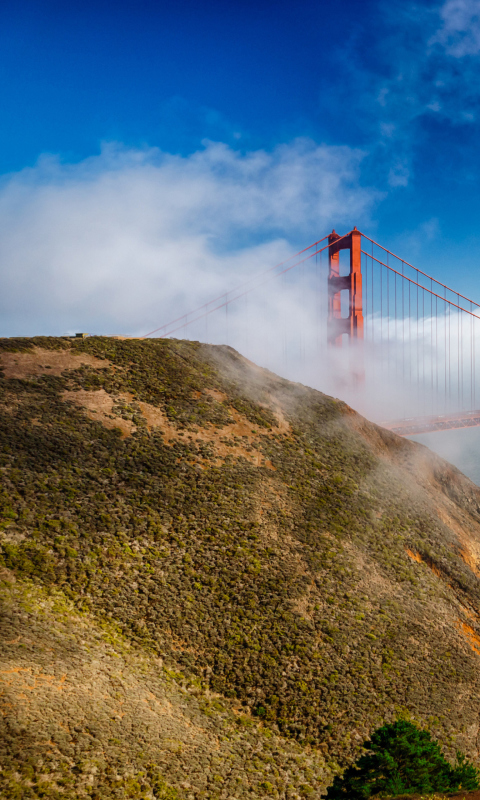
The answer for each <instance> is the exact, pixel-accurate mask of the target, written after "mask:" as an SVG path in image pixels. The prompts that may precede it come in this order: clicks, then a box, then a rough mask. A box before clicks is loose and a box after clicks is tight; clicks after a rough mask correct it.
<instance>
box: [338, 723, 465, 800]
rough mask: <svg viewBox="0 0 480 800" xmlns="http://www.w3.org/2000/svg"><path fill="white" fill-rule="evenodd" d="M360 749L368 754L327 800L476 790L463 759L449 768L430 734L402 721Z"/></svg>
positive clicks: (377, 735) (346, 773) (377, 731)
mask: <svg viewBox="0 0 480 800" xmlns="http://www.w3.org/2000/svg"><path fill="white" fill-rule="evenodd" d="M364 746H365V748H366V750H367V751H368V752H367V753H365V754H364V755H362V756H361V757H360V758H359V759H358V761H357V762H356V763H355V764H354V765H353V766H351V767H349V768H348V769H347V770H346V771H345V772H344V774H343V776H342V777H338V776H337V777H336V778H335V780H334V782H333V784H332V785H331V786H330V788H329V789H328V793H327V800H341V799H342V798H348V800H364V798H368V797H372V796H374V795H380V796H389V795H390V796H392V795H393V796H394V795H401V794H413V793H414V792H419V793H422V794H428V793H432V792H449V791H454V790H456V789H464V790H471V789H478V788H479V783H478V773H477V770H476V769H475V767H474V766H473V765H472V764H471V763H470V762H469V761H467V759H466V758H465V757H464V756H462V755H461V754H457V763H456V765H455V766H454V767H452V766H451V765H450V764H449V763H448V761H447V760H446V759H445V758H444V756H443V754H442V752H441V750H440V747H439V746H438V744H437V743H436V742H434V741H433V740H432V738H431V736H430V734H429V733H428V731H425V730H419V729H418V728H417V727H416V726H415V725H413V724H412V723H411V722H407V721H406V720H402V719H401V720H397V722H394V723H392V724H391V725H384V726H383V727H382V728H378V730H376V731H375V733H374V734H373V736H372V738H371V739H370V740H369V741H367V742H366V743H365V745H364Z"/></svg>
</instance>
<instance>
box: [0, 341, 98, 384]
mask: <svg viewBox="0 0 480 800" xmlns="http://www.w3.org/2000/svg"><path fill="white" fill-rule="evenodd" d="M82 365H87V366H89V367H95V368H96V369H99V368H102V369H105V367H107V366H109V362H108V361H104V360H102V359H100V358H95V356H90V355H88V353H74V352H72V351H71V350H44V349H42V348H41V347H32V349H31V350H29V351H28V352H27V353H8V352H4V353H0V366H1V368H2V369H3V374H4V377H5V378H20V379H21V378H28V377H33V376H36V375H61V374H62V373H63V372H64V371H65V370H67V369H78V367H80V366H82Z"/></svg>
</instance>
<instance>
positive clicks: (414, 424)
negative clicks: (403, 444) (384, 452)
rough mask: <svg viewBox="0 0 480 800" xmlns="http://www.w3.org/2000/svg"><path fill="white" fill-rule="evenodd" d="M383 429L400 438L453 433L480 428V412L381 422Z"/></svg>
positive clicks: (463, 412) (461, 412)
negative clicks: (423, 434)
mask: <svg viewBox="0 0 480 800" xmlns="http://www.w3.org/2000/svg"><path fill="white" fill-rule="evenodd" d="M379 424H380V425H381V426H382V428H387V430H389V431H392V432H393V433H398V434H399V436H411V435H413V434H416V433H432V432H434V431H451V430H455V429H457V428H475V427H477V426H480V410H477V411H460V412H458V413H456V414H443V415H440V416H432V417H410V418H408V419H397V420H391V421H389V422H380V423H379Z"/></svg>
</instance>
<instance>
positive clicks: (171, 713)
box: [0, 337, 480, 800]
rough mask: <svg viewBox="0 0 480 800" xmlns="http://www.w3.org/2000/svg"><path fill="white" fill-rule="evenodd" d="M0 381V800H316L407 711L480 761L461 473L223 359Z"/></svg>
mask: <svg viewBox="0 0 480 800" xmlns="http://www.w3.org/2000/svg"><path fill="white" fill-rule="evenodd" d="M0 364H1V365H2V367H3V371H2V375H3V377H2V378H1V380H0V392H1V394H0V442H1V451H0V474H1V476H2V490H1V495H0V517H1V533H0V545H1V550H0V552H1V559H2V564H3V567H2V576H3V578H4V583H3V585H4V589H3V593H2V603H3V604H4V606H5V612H4V613H3V614H2V625H3V626H4V628H5V631H2V643H1V645H0V647H1V648H2V649H1V654H2V663H3V665H2V667H1V669H0V686H1V687H2V688H1V689H0V708H1V710H2V716H1V717H0V726H4V730H3V731H2V730H0V748H3V751H2V750H1V749H0V753H1V756H0V763H1V764H2V765H5V766H4V767H3V771H2V772H0V787H1V786H2V783H1V782H2V780H3V783H4V787H3V793H4V795H2V796H5V797H17V796H18V797H28V796H30V797H32V798H36V797H43V796H49V795H44V794H42V792H44V791H51V792H53V794H51V795H50V796H55V792H57V793H58V797H66V796H67V797H99V798H100V797H102V798H103V797H109V796H111V797H122V796H123V797H139V798H140V797H148V796H157V797H172V798H174V797H185V798H187V797H189V798H190V797H191V798H195V800H196V798H203V797H205V798H207V797H208V798H210V797H228V798H230V797H231V798H233V797H238V798H240V797H248V796H249V797H261V796H263V795H266V796H268V795H270V796H273V797H288V798H290V797H292V798H293V797H302V796H310V797H320V795H321V790H322V787H324V786H325V785H326V784H327V783H328V782H329V780H330V775H331V771H332V770H335V769H337V768H338V766H339V765H340V766H343V765H345V764H347V763H349V762H350V761H352V760H353V759H354V758H355V756H356V754H357V752H358V747H359V745H360V743H361V742H362V741H363V740H364V739H365V738H366V737H367V736H368V734H369V732H370V731H371V730H372V729H373V728H375V727H376V726H378V725H379V724H381V723H382V722H383V721H390V720H393V719H394V718H395V717H396V716H398V714H400V713H403V714H406V715H409V716H410V717H411V718H412V719H414V720H415V721H417V722H419V723H421V724H423V725H427V726H428V727H429V728H430V729H431V730H432V732H433V733H434V735H435V736H436V737H437V738H438V739H439V741H440V742H441V744H442V746H443V747H444V750H445V752H446V754H447V755H452V754H453V752H454V751H455V750H456V749H462V750H464V751H465V752H466V753H467V754H468V755H469V756H470V757H473V758H474V759H478V758H479V752H478V739H477V737H478V736H479V728H478V713H477V705H478V693H479V689H480V679H479V670H478V666H479V663H480V662H479V658H480V621H479V618H478V614H479V609H480V591H479V581H478V574H479V573H478V569H480V564H478V559H479V554H480V490H479V489H478V488H477V487H475V486H474V485H473V484H472V483H470V481H468V480H467V479H466V478H464V477H463V476H462V475H461V474H460V473H459V472H458V471H457V470H455V469H454V468H453V467H451V466H450V465H448V464H446V463H445V462H443V461H442V460H441V459H439V458H437V457H436V456H433V455H432V454H431V453H429V451H427V450H425V448H422V447H421V446H419V445H416V444H414V443H411V442H408V441H405V440H402V439H400V438H398V437H396V436H395V435H394V434H390V433H388V432H387V431H385V430H382V429H380V428H378V427H376V426H374V425H372V424H370V423H368V422H366V421H365V420H363V419H362V418H361V417H359V416H358V415H356V414H355V413H354V412H353V411H351V409H349V408H348V407H347V406H345V405H344V404H343V403H340V402H338V401H335V400H333V399H332V398H328V397H326V396H325V395H322V394H321V393H319V392H316V391H314V390H311V389H308V388H306V387H303V386H300V385H298V384H292V383H289V382H288V381H285V380H282V379H280V378H278V377H276V376H275V375H272V374H271V373H268V372H266V371H264V370H260V369H259V368H257V367H254V366H253V365H251V364H249V362H247V361H246V360H245V359H243V358H242V357H241V356H239V355H238V354H237V353H235V352H234V351H233V350H231V349H230V348H226V347H213V346H212V347H209V346H204V345H199V344H198V343H191V342H190V343H189V342H179V341H162V340H158V341H145V342H144V341H138V340H131V341H118V340H112V339H105V338H97V337H95V338H90V339H86V340H79V341H72V340H67V339H45V338H41V339H40V338H37V339H30V340H12V339H8V340H0ZM477 564H478V567H477ZM3 633H5V635H3ZM48 676H50V677H48ZM166 709H167V710H166ZM62 781H66V783H65V785H63V784H62ZM48 786H50V789H48V790H47V788H46V787H48ZM55 786H57V789H56V788H55ZM155 786H156V787H157V788H155ZM15 787H17V788H15ZM17 789H18V792H20V793H18V792H17ZM15 792H17V794H15ZM149 792H150V794H149ZM152 792H153V795H152Z"/></svg>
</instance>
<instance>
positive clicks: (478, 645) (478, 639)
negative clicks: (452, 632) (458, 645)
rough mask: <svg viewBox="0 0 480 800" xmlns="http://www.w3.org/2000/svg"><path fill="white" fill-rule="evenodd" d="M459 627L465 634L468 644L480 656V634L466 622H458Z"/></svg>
mask: <svg viewBox="0 0 480 800" xmlns="http://www.w3.org/2000/svg"><path fill="white" fill-rule="evenodd" d="M458 628H459V630H460V631H461V632H462V633H463V635H464V636H465V638H466V640H467V642H468V644H469V645H470V647H471V648H472V650H473V651H474V652H475V653H478V655H479V656H480V636H479V635H478V633H476V632H475V631H474V630H473V628H471V627H470V625H467V623H466V622H461V621H459V622H458Z"/></svg>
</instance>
